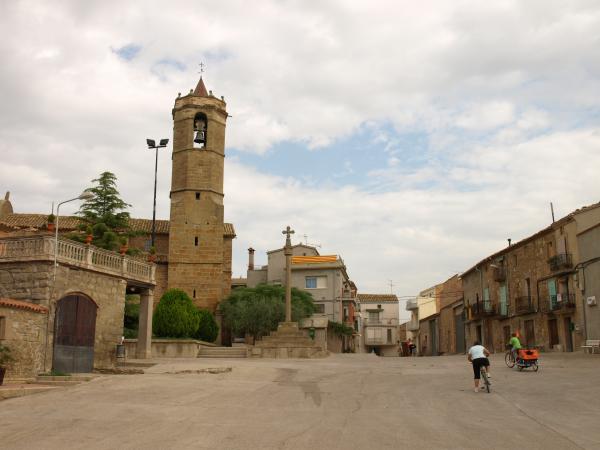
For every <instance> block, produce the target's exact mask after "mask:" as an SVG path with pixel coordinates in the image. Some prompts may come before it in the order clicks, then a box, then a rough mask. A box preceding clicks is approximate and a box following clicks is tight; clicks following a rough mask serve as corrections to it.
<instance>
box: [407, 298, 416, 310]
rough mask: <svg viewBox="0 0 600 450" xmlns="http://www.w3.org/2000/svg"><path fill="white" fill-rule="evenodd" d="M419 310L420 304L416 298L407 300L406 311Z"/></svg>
mask: <svg viewBox="0 0 600 450" xmlns="http://www.w3.org/2000/svg"><path fill="white" fill-rule="evenodd" d="M418 308H419V303H418V302H417V299H416V298H409V299H408V300H406V310H407V311H412V310H413V309H418Z"/></svg>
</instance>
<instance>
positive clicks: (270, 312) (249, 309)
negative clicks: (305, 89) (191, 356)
mask: <svg viewBox="0 0 600 450" xmlns="http://www.w3.org/2000/svg"><path fill="white" fill-rule="evenodd" d="M219 308H220V310H221V313H222V314H223V326H224V327H228V328H230V329H231V331H233V332H234V333H235V334H237V335H243V334H251V335H252V336H254V338H255V339H257V338H259V337H260V336H264V335H266V334H269V332H270V331H273V330H276V329H277V325H278V324H279V323H280V322H283V321H284V320H285V287H283V286H276V285H270V284H259V285H258V286H256V287H254V288H243V289H235V290H234V291H233V292H232V293H231V295H230V296H229V297H228V298H227V299H225V300H224V301H223V302H221V304H220V305H219ZM314 310H315V306H314V303H313V298H312V295H311V294H310V293H308V292H304V291H300V290H299V289H296V288H294V287H293V288H292V321H294V322H298V321H300V320H301V319H303V318H305V317H308V316H310V315H311V314H313V313H314Z"/></svg>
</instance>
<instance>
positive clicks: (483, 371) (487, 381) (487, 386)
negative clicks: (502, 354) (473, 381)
mask: <svg viewBox="0 0 600 450" xmlns="http://www.w3.org/2000/svg"><path fill="white" fill-rule="evenodd" d="M480 372H481V378H483V384H484V385H485V390H486V391H487V393H488V394H489V393H490V386H491V385H492V383H490V379H489V378H488V373H487V370H486V368H485V366H482V367H481V369H480Z"/></svg>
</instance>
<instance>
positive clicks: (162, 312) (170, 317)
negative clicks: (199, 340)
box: [152, 289, 200, 338]
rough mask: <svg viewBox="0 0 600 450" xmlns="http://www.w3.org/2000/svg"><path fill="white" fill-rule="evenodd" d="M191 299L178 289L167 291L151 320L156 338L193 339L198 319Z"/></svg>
mask: <svg viewBox="0 0 600 450" xmlns="http://www.w3.org/2000/svg"><path fill="white" fill-rule="evenodd" d="M196 311H197V310H196V308H195V306H194V304H193V303H192V299H191V298H190V297H189V296H188V295H187V294H186V293H185V292H184V291H182V290H180V289H169V290H168V291H166V292H165V293H164V294H163V296H162V297H161V299H160V302H158V305H157V306H156V310H155V311H154V316H153V318H152V328H153V330H154V334H155V335H156V336H157V337H172V338H184V337H188V338H189V337H193V336H194V335H195V334H196V331H197V330H198V323H199V321H200V317H199V316H198V313H197V312H196Z"/></svg>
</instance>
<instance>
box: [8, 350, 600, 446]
mask: <svg viewBox="0 0 600 450" xmlns="http://www.w3.org/2000/svg"><path fill="white" fill-rule="evenodd" d="M492 364H493V369H492V374H493V378H492V380H493V385H492V388H493V390H492V393H491V394H486V393H484V392H479V393H474V392H473V390H472V371H471V368H470V366H469V365H468V364H467V362H466V360H465V358H464V356H441V357H424V358H378V357H376V356H374V355H332V356H330V357H329V358H326V359H321V360H252V359H248V360H242V359H240V360H233V359H229V360H203V359H191V360H160V364H158V365H156V366H154V367H152V368H150V369H147V370H146V373H145V374H144V375H111V376H100V377H98V378H97V379H95V380H93V381H90V382H88V383H84V384H80V385H77V386H74V387H73V386H72V387H65V388H60V389H55V390H52V391H50V392H44V393H41V394H36V395H31V396H28V397H20V398H14V399H9V400H4V401H2V402H0V448H2V449H188V448H189V449H211V450H214V449H236V450H237V449H261V450H268V449H311V450H313V449H314V450H316V449H346V450H350V449H392V448H393V449H521V448H522V449H545V450H549V449H580V448H584V449H600V370H599V369H600V355H595V356H594V355H582V354H577V353H576V354H542V360H541V369H540V371H539V372H538V373H533V372H517V371H516V370H510V369H508V368H507V367H505V366H504V364H503V355H494V356H493V357H492ZM207 367H231V368H232V371H231V372H226V373H219V374H209V373H179V374H173V373H171V374H168V373H167V372H181V371H195V370H198V369H202V368H207Z"/></svg>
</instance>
